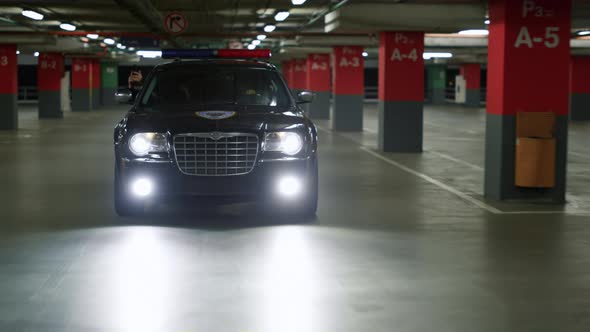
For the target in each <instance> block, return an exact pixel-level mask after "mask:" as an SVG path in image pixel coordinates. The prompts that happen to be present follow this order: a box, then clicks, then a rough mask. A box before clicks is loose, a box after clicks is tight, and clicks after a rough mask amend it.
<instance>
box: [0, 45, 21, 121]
mask: <svg viewBox="0 0 590 332" xmlns="http://www.w3.org/2000/svg"><path fill="white" fill-rule="evenodd" d="M17 68H18V63H17V58H16V44H0V105H1V106H0V130H12V129H18V112H17V106H16V100H17V98H18V75H17Z"/></svg>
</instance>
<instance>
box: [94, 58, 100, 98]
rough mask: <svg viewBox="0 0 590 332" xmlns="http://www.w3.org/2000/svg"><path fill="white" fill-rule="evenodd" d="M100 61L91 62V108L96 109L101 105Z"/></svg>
mask: <svg viewBox="0 0 590 332" xmlns="http://www.w3.org/2000/svg"><path fill="white" fill-rule="evenodd" d="M100 95H101V92H100V60H99V59H93V60H92V108H94V109H97V108H99V107H100V105H101V101H100Z"/></svg>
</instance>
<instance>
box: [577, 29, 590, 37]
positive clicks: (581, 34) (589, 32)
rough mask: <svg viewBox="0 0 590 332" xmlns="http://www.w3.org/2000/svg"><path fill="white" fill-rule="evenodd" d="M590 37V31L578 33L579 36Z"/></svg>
mask: <svg viewBox="0 0 590 332" xmlns="http://www.w3.org/2000/svg"><path fill="white" fill-rule="evenodd" d="M588 35H590V31H589V30H586V31H578V36H588Z"/></svg>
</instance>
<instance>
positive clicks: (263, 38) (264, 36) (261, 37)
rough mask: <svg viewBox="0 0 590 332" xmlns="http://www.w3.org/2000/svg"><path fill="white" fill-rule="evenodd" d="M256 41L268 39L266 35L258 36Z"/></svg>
mask: <svg viewBox="0 0 590 332" xmlns="http://www.w3.org/2000/svg"><path fill="white" fill-rule="evenodd" d="M256 39H258V40H265V39H266V35H258V36H256Z"/></svg>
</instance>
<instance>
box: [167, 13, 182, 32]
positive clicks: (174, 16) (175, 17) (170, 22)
mask: <svg viewBox="0 0 590 332" xmlns="http://www.w3.org/2000/svg"><path fill="white" fill-rule="evenodd" d="M187 28H188V21H187V19H186V16H184V14H182V13H179V12H172V13H169V14H168V15H166V18H165V19H164V29H166V31H167V32H168V33H170V34H173V35H177V34H181V33H183V32H185V31H186V29H187Z"/></svg>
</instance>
